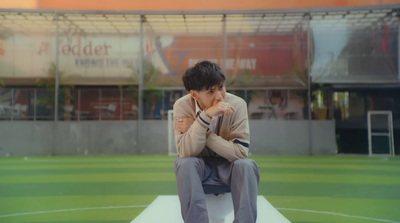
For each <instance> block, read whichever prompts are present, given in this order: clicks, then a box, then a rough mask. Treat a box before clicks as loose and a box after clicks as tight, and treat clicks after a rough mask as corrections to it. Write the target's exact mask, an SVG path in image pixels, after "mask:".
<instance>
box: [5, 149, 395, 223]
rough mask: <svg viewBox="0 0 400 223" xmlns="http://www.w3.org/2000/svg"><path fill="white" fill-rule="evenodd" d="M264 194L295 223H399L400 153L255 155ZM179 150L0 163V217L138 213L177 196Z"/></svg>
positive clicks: (103, 218) (115, 220) (109, 220)
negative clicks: (166, 153) (161, 198)
mask: <svg viewBox="0 0 400 223" xmlns="http://www.w3.org/2000/svg"><path fill="white" fill-rule="evenodd" d="M251 158H253V159H254V160H256V162H257V163H258V165H259V166H260V170H261V180H260V187H259V195H261V196H264V197H265V198H266V199H267V200H268V201H269V202H270V203H271V204H272V205H273V206H274V207H275V208H276V209H277V210H278V211H279V212H280V213H281V214H282V215H283V216H285V217H286V218H287V219H288V220H289V221H290V222H292V223H305V222H319V223H322V222H324V223H326V222H332V223H333V222H335V223H342V222H353V223H357V222H363V223H366V222H371V223H373V222H400V212H399V210H398V207H399V206H400V191H399V187H400V178H399V177H398V176H399V175H400V168H399V167H400V160H399V159H397V158H387V157H367V156H340V155H338V156H261V155H257V156H256V155H254V156H251ZM173 160H174V156H86V157H9V158H5V157H2V158H1V162H0V179H1V180H0V182H1V183H0V222H7V223H8V222H52V223H58V222H63V223H65V222H71V223H72V222H73V223H78V222H81V223H83V222H104V223H122V222H124V223H126V222H131V221H132V220H134V219H135V218H136V217H137V216H138V215H139V214H140V213H141V212H143V211H144V210H145V209H146V208H147V207H148V206H149V205H150V204H151V203H152V202H153V201H154V200H155V199H156V198H157V197H158V196H160V195H176V194H177V191H176V185H175V176H174V172H173Z"/></svg>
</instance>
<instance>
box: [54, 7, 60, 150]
mask: <svg viewBox="0 0 400 223" xmlns="http://www.w3.org/2000/svg"><path fill="white" fill-rule="evenodd" d="M55 19H56V76H55V84H54V86H55V87H54V142H53V143H54V146H53V155H55V153H56V151H57V143H58V90H59V89H58V88H59V86H58V85H59V77H58V75H59V73H58V69H59V63H58V62H59V55H58V53H59V52H58V49H59V23H58V21H59V18H58V15H57V14H56V15H55Z"/></svg>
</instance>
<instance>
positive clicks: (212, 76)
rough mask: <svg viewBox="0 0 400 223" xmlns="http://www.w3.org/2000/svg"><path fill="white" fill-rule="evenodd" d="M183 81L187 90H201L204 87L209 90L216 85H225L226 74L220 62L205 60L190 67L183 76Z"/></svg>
mask: <svg viewBox="0 0 400 223" xmlns="http://www.w3.org/2000/svg"><path fill="white" fill-rule="evenodd" d="M182 81H183V85H184V86H185V88H186V90H187V91H190V90H196V91H201V90H203V89H206V90H208V89H210V88H212V87H214V86H215V85H218V86H221V85H223V84H224V83H225V75H224V74H223V73H222V70H221V68H220V67H219V66H218V64H216V63H213V62H211V61H207V60H205V61H201V62H199V63H197V64H196V65H194V66H193V67H190V68H188V69H187V70H186V71H185V74H184V75H183V77H182Z"/></svg>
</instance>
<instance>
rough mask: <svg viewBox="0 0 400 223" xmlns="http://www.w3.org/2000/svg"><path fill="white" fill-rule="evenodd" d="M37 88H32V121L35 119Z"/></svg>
mask: <svg viewBox="0 0 400 223" xmlns="http://www.w3.org/2000/svg"><path fill="white" fill-rule="evenodd" d="M36 103H37V89H36V88H35V89H34V90H33V121H36V107H37V106H36Z"/></svg>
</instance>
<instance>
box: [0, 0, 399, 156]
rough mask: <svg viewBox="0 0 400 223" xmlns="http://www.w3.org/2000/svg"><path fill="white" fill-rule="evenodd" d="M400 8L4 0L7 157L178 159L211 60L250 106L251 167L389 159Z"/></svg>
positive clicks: (395, 134) (0, 102)
mask: <svg viewBox="0 0 400 223" xmlns="http://www.w3.org/2000/svg"><path fill="white" fill-rule="evenodd" d="M398 3H400V1H394V0H393V1H384V0H383V1H367V2H365V1H357V0H347V1H340V0H336V1H307V2H303V1H282V2H276V1H272V0H271V1H262V2H261V1H256V0H253V1H246V4H245V3H242V2H229V1H219V2H218V3H215V2H214V1H211V0H207V1H202V3H200V2H194V1H193V2H190V1H187V2H180V1H178V0H174V1H168V3H167V2H162V1H150V2H139V1H123V0H118V1H113V3H112V4H110V2H106V1H84V2H82V1H75V0H74V1H68V2H64V1H50V0H35V1H33V0H32V1H29V0H25V1H23V0H22V1H11V0H10V1H7V0H6V1H4V0H3V1H2V2H1V3H0V156H33V155H103V154H104V155H123V154H168V153H173V151H174V149H173V145H171V144H170V145H168V140H170V139H171V135H168V132H170V131H171V128H168V111H169V110H172V109H173V104H174V102H175V101H176V100H177V99H178V98H179V97H181V96H183V95H185V94H186V92H185V90H184V88H183V85H182V83H181V76H182V75H183V73H184V71H185V70H186V69H187V68H188V67H190V66H193V65H194V64H195V63H196V62H198V61H201V60H205V59H207V60H211V61H214V62H217V63H218V64H220V66H221V67H222V68H223V70H224V73H225V74H226V76H227V81H226V87H227V91H228V92H231V93H234V94H236V95H238V96H240V97H242V98H243V99H244V100H246V102H247V104H248V114H249V118H250V129H251V141H252V149H251V152H252V154H283V155H333V154H392V155H393V154H394V153H398V152H399V148H400V84H399V83H400V74H399V57H398V54H399V24H400V23H399V17H400V11H399V10H400V5H399V4H398ZM369 111H385V112H386V113H384V114H378V115H372V116H371V119H368V112H369ZM368 120H370V121H368ZM369 124H370V125H369ZM368 126H371V128H368ZM391 129H393V130H391ZM374 133H375V135H374Z"/></svg>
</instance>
